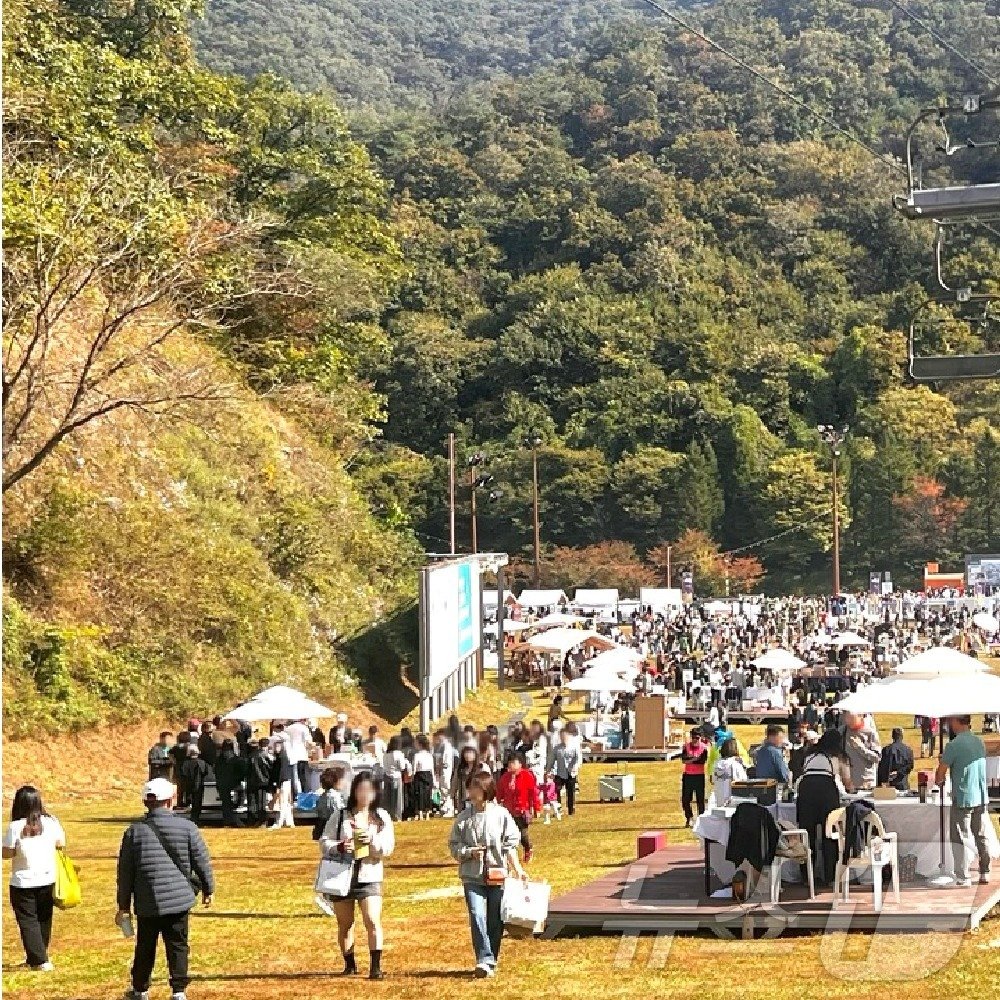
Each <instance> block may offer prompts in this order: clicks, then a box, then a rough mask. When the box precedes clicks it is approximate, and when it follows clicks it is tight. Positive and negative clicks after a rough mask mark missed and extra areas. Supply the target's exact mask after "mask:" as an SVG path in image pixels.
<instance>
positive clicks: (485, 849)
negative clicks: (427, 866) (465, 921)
mask: <svg viewBox="0 0 1000 1000" xmlns="http://www.w3.org/2000/svg"><path fill="white" fill-rule="evenodd" d="M466 789H467V792H468V798H469V804H468V805H467V806H466V808H465V809H463V810H462V811H461V812H460V813H459V814H458V816H456V817H455V822H454V824H453V825H452V828H451V836H450V837H449V838H448V849H449V850H450V851H451V856H452V857H453V858H454V859H455V860H456V861H457V862H458V877H459V878H460V879H461V880H462V885H463V888H464V890H465V905H466V907H468V910H469V926H470V928H471V930H472V948H473V951H475V953H476V969H475V974H476V976H477V977H478V978H481V979H485V978H488V977H490V976H493V975H495V974H496V967H497V961H498V960H499V958H500V941H501V939H502V937H503V918H502V916H501V906H502V903H503V894H504V883H505V882H506V880H507V878H508V874H509V873H510V872H513V873H514V874H515V875H517V876H518V877H520V878H521V879H522V880H524V881H527V878H528V875H527V873H526V872H525V870H524V869H523V868H522V867H521V862H520V859H519V858H518V856H517V847H518V844H520V842H521V831H520V830H519V829H518V828H517V824H516V823H515V822H514V817H513V816H511V814H510V813H509V812H508V811H507V810H506V809H505V808H504V807H503V806H502V805H500V804H499V803H498V802H497V801H496V795H497V792H496V784H495V783H494V781H493V776H492V775H490V774H483V773H477V774H473V775H472V777H470V778H469V780H468V783H467V785H466Z"/></svg>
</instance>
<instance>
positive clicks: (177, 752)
mask: <svg viewBox="0 0 1000 1000" xmlns="http://www.w3.org/2000/svg"><path fill="white" fill-rule="evenodd" d="M189 739H190V742H189ZM189 746H197V736H195V737H194V738H191V733H190V730H187V729H182V730H181V731H180V732H179V733H178V734H177V742H176V743H174V745H173V746H172V747H171V748H170V765H171V768H170V769H171V773H172V774H173V777H174V785H175V786H176V788H177V808H178V809H186V808H187V807H188V805H189V804H190V803H189V802H188V794H187V783H186V782H185V780H184V778H183V776H182V775H181V767H182V766H183V764H184V761H186V760H187V755H188V747H189ZM161 777H165V775H161Z"/></svg>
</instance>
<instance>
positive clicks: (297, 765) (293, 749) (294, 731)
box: [282, 719, 312, 802]
mask: <svg viewBox="0 0 1000 1000" xmlns="http://www.w3.org/2000/svg"><path fill="white" fill-rule="evenodd" d="M311 746H312V732H311V730H310V729H309V727H308V726H307V725H306V724H305V723H304V722H303V721H302V720H301V719H299V720H298V721H296V722H293V723H292V724H291V725H289V726H285V739H284V743H283V746H282V749H283V750H284V755H285V759H286V760H287V761H288V767H289V771H290V775H289V777H290V778H291V782H292V801H293V802H294V801H295V798H296V797H297V796H298V795H300V794H301V793H302V792H304V791H305V790H306V784H307V782H306V772H307V771H308V768H309V748H310V747H311Z"/></svg>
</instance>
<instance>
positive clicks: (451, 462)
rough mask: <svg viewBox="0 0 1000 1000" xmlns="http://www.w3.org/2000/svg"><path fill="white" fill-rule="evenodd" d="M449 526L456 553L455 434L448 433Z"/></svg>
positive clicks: (452, 552) (453, 549) (452, 549)
mask: <svg viewBox="0 0 1000 1000" xmlns="http://www.w3.org/2000/svg"><path fill="white" fill-rule="evenodd" d="M448 526H449V529H450V536H451V537H450V541H451V554H452V555H454V554H455V435H454V434H453V433H452V434H449V435H448Z"/></svg>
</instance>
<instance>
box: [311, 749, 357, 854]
mask: <svg viewBox="0 0 1000 1000" xmlns="http://www.w3.org/2000/svg"><path fill="white" fill-rule="evenodd" d="M319 786H320V789H321V791H320V794H319V796H318V797H317V798H316V810H315V811H316V821H315V823H314V824H313V840H319V839H320V837H322V836H323V831H324V830H325V829H326V824H327V821H328V820H329V819H330V817H331V816H333V815H334V814H335V813H338V812H340V810H341V809H343V808H344V807H345V806H346V805H347V792H348V790H349V786H348V783H347V768H346V767H344V765H343V764H335V765H334V766H333V767H328V768H325V769H324V770H323V773H322V774H321V775H320V776H319Z"/></svg>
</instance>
